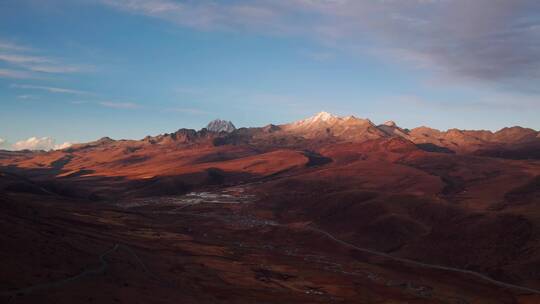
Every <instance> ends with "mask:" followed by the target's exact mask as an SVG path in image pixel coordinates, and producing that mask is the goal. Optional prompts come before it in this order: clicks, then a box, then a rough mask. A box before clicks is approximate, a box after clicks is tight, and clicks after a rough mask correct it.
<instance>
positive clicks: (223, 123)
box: [206, 119, 236, 133]
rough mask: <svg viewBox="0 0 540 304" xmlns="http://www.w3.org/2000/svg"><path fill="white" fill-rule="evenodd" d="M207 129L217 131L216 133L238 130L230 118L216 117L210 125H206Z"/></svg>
mask: <svg viewBox="0 0 540 304" xmlns="http://www.w3.org/2000/svg"><path fill="white" fill-rule="evenodd" d="M206 129H207V130H208V131H210V132H216V133H220V132H227V133H231V132H233V131H234V130H236V127H235V126H234V124H233V123H232V122H230V121H228V120H221V119H216V120H212V121H211V122H209V123H208V125H207V126H206Z"/></svg>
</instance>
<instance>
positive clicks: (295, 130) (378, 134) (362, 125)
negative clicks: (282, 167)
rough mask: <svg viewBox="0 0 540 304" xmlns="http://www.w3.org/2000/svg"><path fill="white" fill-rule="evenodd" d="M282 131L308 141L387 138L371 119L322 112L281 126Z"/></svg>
mask: <svg viewBox="0 0 540 304" xmlns="http://www.w3.org/2000/svg"><path fill="white" fill-rule="evenodd" d="M281 128H282V130H284V131H285V132H288V133H292V134H295V135H298V136H302V137H303V138H306V139H317V138H320V139H322V138H326V137H332V138H335V139H338V140H339V139H341V140H347V141H355V142H357V141H365V140H369V139H377V138H382V137H387V135H386V134H385V133H384V132H383V131H381V130H379V129H377V127H376V126H375V125H374V124H373V123H372V122H371V121H370V120H369V119H361V118H357V117H354V116H352V115H351V116H345V117H339V116H335V115H332V114H330V113H328V112H320V113H318V114H316V115H314V116H312V117H309V118H306V119H303V120H299V121H296V122H293V123H290V124H285V125H282V126H281Z"/></svg>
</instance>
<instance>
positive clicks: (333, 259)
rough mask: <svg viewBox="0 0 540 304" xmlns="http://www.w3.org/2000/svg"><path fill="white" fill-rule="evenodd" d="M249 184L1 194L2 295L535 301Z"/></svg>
mask: <svg viewBox="0 0 540 304" xmlns="http://www.w3.org/2000/svg"><path fill="white" fill-rule="evenodd" d="M252 190H253V189H251V187H250V186H235V187H228V188H209V189H206V190H204V191H199V192H192V193H189V194H187V195H183V196H168V197H155V198H144V199H131V200H120V201H115V202H112V204H111V202H87V201H72V200H69V199H64V198H58V197H47V196H33V195H28V194H9V195H6V196H4V197H3V198H2V204H1V206H2V207H1V208H2V212H0V229H2V234H1V236H0V241H1V247H2V250H1V252H0V257H1V260H2V261H3V263H1V265H0V273H2V276H1V278H0V286H1V290H0V300H1V301H2V302H6V303H409V304H411V303H456V304H458V303H460V304H466V303H471V304H472V303H524V304H525V303H540V292H539V291H536V290H534V289H533V288H530V289H526V288H520V287H519V286H516V285H511V284H508V285H504V284H503V283H502V282H498V281H495V280H490V279H489V278H487V277H482V276H480V275H478V274H476V273H473V272H470V271H460V270H459V269H454V268H451V267H440V266H437V265H433V264H429V263H426V264H423V263H421V262H422V261H418V262H413V261H410V260H406V259H401V258H394V257H393V256H391V255H388V254H386V253H383V252H378V251H371V250H369V249H368V248H362V247H358V246H355V245H354V244H352V243H351V242H349V241H346V240H344V239H342V238H341V236H336V235H334V234H332V233H330V232H328V231H326V230H323V229H322V228H321V227H317V226H315V224H314V223H311V222H283V221H281V220H280V219H277V218H274V217H273V216H272V215H271V214H267V213H264V212H263V211H260V210H259V211H254V210H257V209H253V208H250V205H251V204H254V202H255V201H256V200H257V199H258V198H257V196H256V194H257V192H256V191H252Z"/></svg>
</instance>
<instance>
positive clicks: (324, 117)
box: [311, 111, 338, 121]
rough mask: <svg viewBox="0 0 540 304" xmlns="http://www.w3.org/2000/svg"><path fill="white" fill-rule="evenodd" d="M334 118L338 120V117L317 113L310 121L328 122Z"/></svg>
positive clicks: (323, 112)
mask: <svg viewBox="0 0 540 304" xmlns="http://www.w3.org/2000/svg"><path fill="white" fill-rule="evenodd" d="M334 118H338V117H337V116H334V115H332V114H330V113H328V112H325V111H322V112H319V113H317V114H316V115H315V116H313V117H312V118H311V120H312V121H329V120H331V119H334Z"/></svg>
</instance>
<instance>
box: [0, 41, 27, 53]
mask: <svg viewBox="0 0 540 304" xmlns="http://www.w3.org/2000/svg"><path fill="white" fill-rule="evenodd" d="M28 50H30V48H29V47H26V46H22V45H18V44H16V43H13V42H9V41H5V40H0V51H28Z"/></svg>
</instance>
